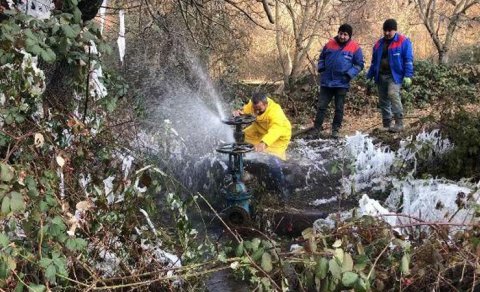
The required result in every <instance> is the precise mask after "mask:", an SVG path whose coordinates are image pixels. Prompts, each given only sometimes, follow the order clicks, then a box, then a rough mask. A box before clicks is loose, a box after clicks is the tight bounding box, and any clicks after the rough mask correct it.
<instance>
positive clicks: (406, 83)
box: [403, 77, 412, 88]
mask: <svg viewBox="0 0 480 292" xmlns="http://www.w3.org/2000/svg"><path fill="white" fill-rule="evenodd" d="M411 85H412V78H410V77H405V78H403V86H404V87H405V88H409V87H410V86H411Z"/></svg>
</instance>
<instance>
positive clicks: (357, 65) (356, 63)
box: [347, 48, 365, 79]
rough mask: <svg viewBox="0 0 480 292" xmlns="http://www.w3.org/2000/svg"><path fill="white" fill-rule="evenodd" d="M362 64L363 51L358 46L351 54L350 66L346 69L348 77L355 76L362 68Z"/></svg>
mask: <svg viewBox="0 0 480 292" xmlns="http://www.w3.org/2000/svg"><path fill="white" fill-rule="evenodd" d="M364 66H365V60H364V59H363V52H362V49H361V48H358V50H357V51H356V52H355V54H354V55H353V60H352V67H351V68H350V69H349V70H348V71H347V75H348V76H349V77H350V79H353V78H355V76H357V75H358V73H360V71H362V70H363V67H364Z"/></svg>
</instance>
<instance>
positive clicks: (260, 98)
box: [252, 91, 267, 104]
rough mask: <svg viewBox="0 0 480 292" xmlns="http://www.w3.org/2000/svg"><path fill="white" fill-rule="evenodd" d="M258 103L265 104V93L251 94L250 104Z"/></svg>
mask: <svg viewBox="0 0 480 292" xmlns="http://www.w3.org/2000/svg"><path fill="white" fill-rule="evenodd" d="M259 102H263V103H266V102H267V94H266V93H265V92H262V91H259V92H254V93H253V94H252V103H253V104H257V103H259Z"/></svg>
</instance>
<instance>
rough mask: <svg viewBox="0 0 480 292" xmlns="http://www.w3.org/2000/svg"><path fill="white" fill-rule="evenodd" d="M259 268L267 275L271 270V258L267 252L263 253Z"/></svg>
mask: <svg viewBox="0 0 480 292" xmlns="http://www.w3.org/2000/svg"><path fill="white" fill-rule="evenodd" d="M261 267H262V269H263V270H264V271H265V272H267V273H269V272H271V271H272V270H273V266H272V256H271V255H270V253H268V252H264V253H263V255H262V262H261Z"/></svg>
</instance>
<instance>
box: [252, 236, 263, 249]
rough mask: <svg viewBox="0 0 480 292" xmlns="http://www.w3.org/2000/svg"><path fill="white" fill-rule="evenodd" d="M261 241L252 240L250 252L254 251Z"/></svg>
mask: <svg viewBox="0 0 480 292" xmlns="http://www.w3.org/2000/svg"><path fill="white" fill-rule="evenodd" d="M260 242H261V240H260V239H259V238H254V239H252V251H256V250H257V249H258V247H259V246H260Z"/></svg>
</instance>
